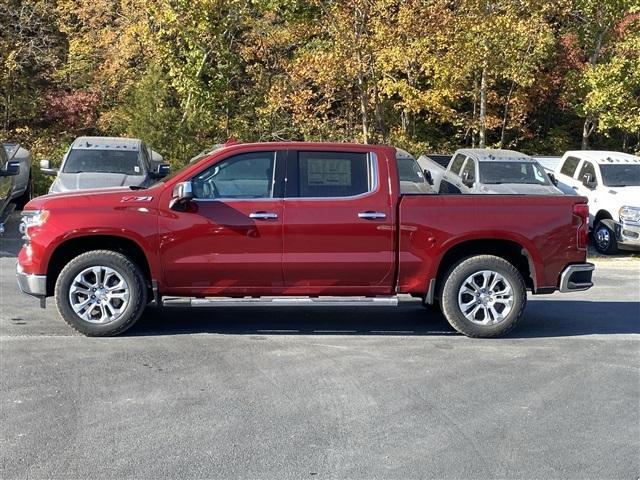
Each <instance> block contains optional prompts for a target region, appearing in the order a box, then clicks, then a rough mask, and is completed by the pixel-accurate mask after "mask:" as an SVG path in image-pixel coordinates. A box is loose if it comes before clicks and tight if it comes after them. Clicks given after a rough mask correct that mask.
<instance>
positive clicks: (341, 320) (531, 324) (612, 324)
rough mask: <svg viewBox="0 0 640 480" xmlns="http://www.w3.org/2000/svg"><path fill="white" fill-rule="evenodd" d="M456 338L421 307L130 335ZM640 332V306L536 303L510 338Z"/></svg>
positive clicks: (304, 312)
mask: <svg viewBox="0 0 640 480" xmlns="http://www.w3.org/2000/svg"><path fill="white" fill-rule="evenodd" d="M192 333H216V334H234V335H242V334H247V335H387V336H388V335H398V336H406V335H409V336H411V335H457V333H456V332H455V331H454V330H453V329H452V328H451V326H449V324H448V323H447V322H446V320H445V319H444V318H443V317H442V316H441V315H440V314H439V313H437V312H435V311H431V310H425V309H424V308H423V307H422V306H421V305H420V303H419V302H406V303H401V305H400V306H398V307H395V308H393V307H344V308H337V307H336V308H334V307H215V308H206V307H197V308H189V307H166V308H163V309H157V308H149V309H148V310H147V311H146V312H145V314H144V315H143V317H142V318H141V319H140V321H139V322H138V323H137V324H136V325H135V326H134V327H133V328H132V329H131V330H129V331H128V332H126V333H125V335H129V336H154V335H181V334H192ZM630 333H640V303H637V302H588V301H565V300H563V301H555V300H532V301H530V302H529V304H528V306H527V310H526V311H525V315H524V318H523V319H522V321H521V322H520V324H519V325H518V326H517V327H516V329H515V330H514V331H513V332H511V333H510V334H509V335H508V338H538V337H567V336H579V335H593V334H630Z"/></svg>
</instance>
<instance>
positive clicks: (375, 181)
mask: <svg viewBox="0 0 640 480" xmlns="http://www.w3.org/2000/svg"><path fill="white" fill-rule="evenodd" d="M367 156H368V158H367V162H368V164H369V168H368V169H367V170H368V172H371V174H372V187H371V189H370V190H369V191H368V192H364V193H359V194H358V195H351V196H350V197H273V198H272V197H268V198H264V197H260V198H196V197H194V198H193V199H192V200H191V201H192V202H264V201H270V202H272V201H276V200H284V201H298V200H303V201H314V202H318V201H332V202H334V201H336V200H359V199H361V198H366V197H370V196H373V195H375V194H376V193H378V190H379V187H380V181H379V170H380V167H379V165H380V163H379V162H378V155H377V154H376V153H375V152H369V153H368V154H367ZM376 166H378V168H376Z"/></svg>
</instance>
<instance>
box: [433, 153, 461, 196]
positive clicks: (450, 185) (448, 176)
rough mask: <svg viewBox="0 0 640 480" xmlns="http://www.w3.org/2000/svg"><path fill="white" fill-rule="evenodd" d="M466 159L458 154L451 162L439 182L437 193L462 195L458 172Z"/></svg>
mask: <svg viewBox="0 0 640 480" xmlns="http://www.w3.org/2000/svg"><path fill="white" fill-rule="evenodd" d="M466 159H467V156H466V155H463V154H462V153H458V154H457V155H456V156H455V157H454V158H453V159H452V160H451V164H450V167H449V168H448V169H447V171H446V172H445V174H444V176H443V177H442V181H441V182H440V190H439V193H448V194H458V193H462V189H461V186H460V185H461V182H460V170H461V169H462V165H464V161H465V160H466Z"/></svg>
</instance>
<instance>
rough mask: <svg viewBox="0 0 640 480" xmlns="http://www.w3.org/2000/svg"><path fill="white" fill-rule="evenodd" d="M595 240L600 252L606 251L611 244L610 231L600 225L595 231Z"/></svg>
mask: <svg viewBox="0 0 640 480" xmlns="http://www.w3.org/2000/svg"><path fill="white" fill-rule="evenodd" d="M595 240H596V243H597V244H598V246H599V247H600V248H601V249H602V250H604V251H606V250H607V249H608V248H609V245H610V244H611V233H610V230H609V229H608V228H607V227H605V226H603V225H600V226H599V227H598V228H597V230H596V234H595Z"/></svg>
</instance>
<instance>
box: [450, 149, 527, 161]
mask: <svg viewBox="0 0 640 480" xmlns="http://www.w3.org/2000/svg"><path fill="white" fill-rule="evenodd" d="M458 153H462V154H464V155H468V156H470V157H473V158H476V159H477V160H479V161H481V162H535V160H534V159H533V158H531V157H530V156H529V155H525V154H524V153H522V152H516V151H515V150H502V149H499V148H463V149H460V150H458Z"/></svg>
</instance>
